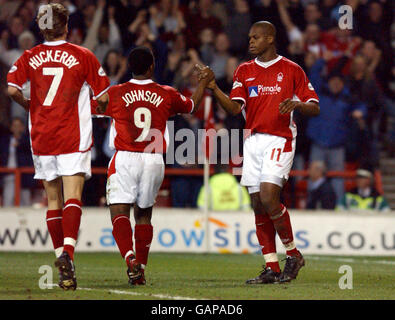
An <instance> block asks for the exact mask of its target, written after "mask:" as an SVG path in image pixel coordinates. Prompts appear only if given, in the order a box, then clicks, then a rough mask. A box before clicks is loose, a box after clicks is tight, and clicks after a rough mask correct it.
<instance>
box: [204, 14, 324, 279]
mask: <svg viewBox="0 0 395 320" xmlns="http://www.w3.org/2000/svg"><path fill="white" fill-rule="evenodd" d="M275 39H276V29H275V27H274V26H273V24H271V23H270V22H267V21H260V22H257V23H255V24H253V25H252V27H251V29H250V32H249V51H250V53H251V54H253V55H255V56H256V58H255V59H253V60H251V61H247V62H245V63H243V64H241V65H240V66H239V67H238V68H237V70H236V71H235V74H234V79H233V88H232V91H231V93H230V96H229V97H228V96H227V95H225V94H224V93H223V92H222V91H221V90H220V89H219V88H218V86H217V85H216V84H215V81H212V82H210V84H209V86H208V87H209V88H210V89H212V90H213V93H214V96H215V97H216V99H217V100H218V101H219V103H220V105H221V106H222V107H223V108H224V109H225V110H226V111H228V112H229V113H231V114H237V113H239V112H242V113H243V115H244V117H245V119H246V124H245V128H246V129H249V130H250V134H249V136H248V137H247V138H246V139H245V141H244V147H243V150H244V160H243V174H242V179H241V184H242V185H244V186H247V187H248V190H249V193H250V195H251V200H252V206H253V209H254V213H255V224H256V234H257V238H258V241H259V244H260V245H261V246H262V254H263V256H264V259H265V262H266V265H265V266H264V269H263V271H262V272H261V273H260V274H259V275H258V276H257V277H256V278H253V279H249V280H247V282H246V283H247V284H262V283H279V282H289V281H291V280H292V279H295V278H296V276H297V275H298V272H299V269H300V268H301V267H303V266H304V263H305V262H304V259H303V256H302V254H301V253H300V252H299V250H298V249H297V248H296V246H295V243H294V238H293V232H292V226H291V221H290V218H289V214H288V211H287V208H286V207H285V206H284V205H283V204H282V203H281V201H280V194H281V190H282V187H283V185H284V183H285V182H286V181H287V179H288V177H289V172H290V170H291V167H292V162H293V158H294V153H295V139H296V125H295V123H294V122H293V120H292V118H293V111H294V110H295V109H296V110H299V111H300V112H301V113H303V114H305V115H308V116H315V115H318V114H319V112H320V108H319V104H318V103H319V100H318V96H317V94H316V93H315V91H314V88H313V87H312V85H311V84H310V82H309V80H308V79H307V77H306V75H305V73H304V71H303V70H302V68H301V67H300V66H298V65H297V64H296V63H294V62H292V61H290V60H288V59H287V58H285V57H282V56H280V55H278V54H277V52H276V47H275ZM202 77H204V75H203V74H202V75H201V76H200V78H202ZM276 233H277V234H278V235H279V237H280V239H281V241H282V243H283V245H284V247H285V249H286V254H287V258H286V262H285V266H284V269H283V272H281V269H280V266H279V262H278V257H277V251H276V243H275V235H276Z"/></svg>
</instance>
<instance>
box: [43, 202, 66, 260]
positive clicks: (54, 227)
mask: <svg viewBox="0 0 395 320" xmlns="http://www.w3.org/2000/svg"><path fill="white" fill-rule="evenodd" d="M46 220H47V227H48V232H49V235H50V236H51V239H52V244H53V248H54V249H55V255H56V257H59V256H60V255H61V253H62V251H63V227H62V209H57V210H48V211H47V218H46Z"/></svg>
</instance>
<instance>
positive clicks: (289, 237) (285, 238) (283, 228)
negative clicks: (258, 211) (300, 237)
mask: <svg viewBox="0 0 395 320" xmlns="http://www.w3.org/2000/svg"><path fill="white" fill-rule="evenodd" d="M271 219H272V221H273V225H274V227H275V228H276V231H277V233H278V235H279V237H280V239H281V242H282V243H283V244H284V247H285V249H286V254H287V255H288V256H295V255H298V254H299V251H298V250H297V249H296V246H295V244H294V237H293V233H292V226H291V220H290V218H289V213H288V210H287V208H286V207H285V206H284V205H283V204H281V205H280V213H279V214H277V215H276V216H275V217H273V216H272V217H271Z"/></svg>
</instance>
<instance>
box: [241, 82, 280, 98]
mask: <svg viewBox="0 0 395 320" xmlns="http://www.w3.org/2000/svg"><path fill="white" fill-rule="evenodd" d="M280 92H281V87H280V86H279V85H278V84H276V85H275V86H263V85H258V86H253V87H248V96H249V97H250V98H254V97H258V96H263V95H273V94H278V93H280Z"/></svg>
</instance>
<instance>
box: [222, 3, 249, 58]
mask: <svg viewBox="0 0 395 320" xmlns="http://www.w3.org/2000/svg"><path fill="white" fill-rule="evenodd" d="M228 3H229V6H230V8H229V11H230V14H229V21H228V24H227V25H226V28H225V31H226V34H227V35H228V37H229V39H232V41H231V42H230V51H231V53H232V54H234V55H236V56H238V57H244V55H245V54H246V52H247V49H248V32H249V30H250V27H251V13H250V6H249V4H248V1H246V0H233V1H228ZM235 26H237V28H235Z"/></svg>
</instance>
